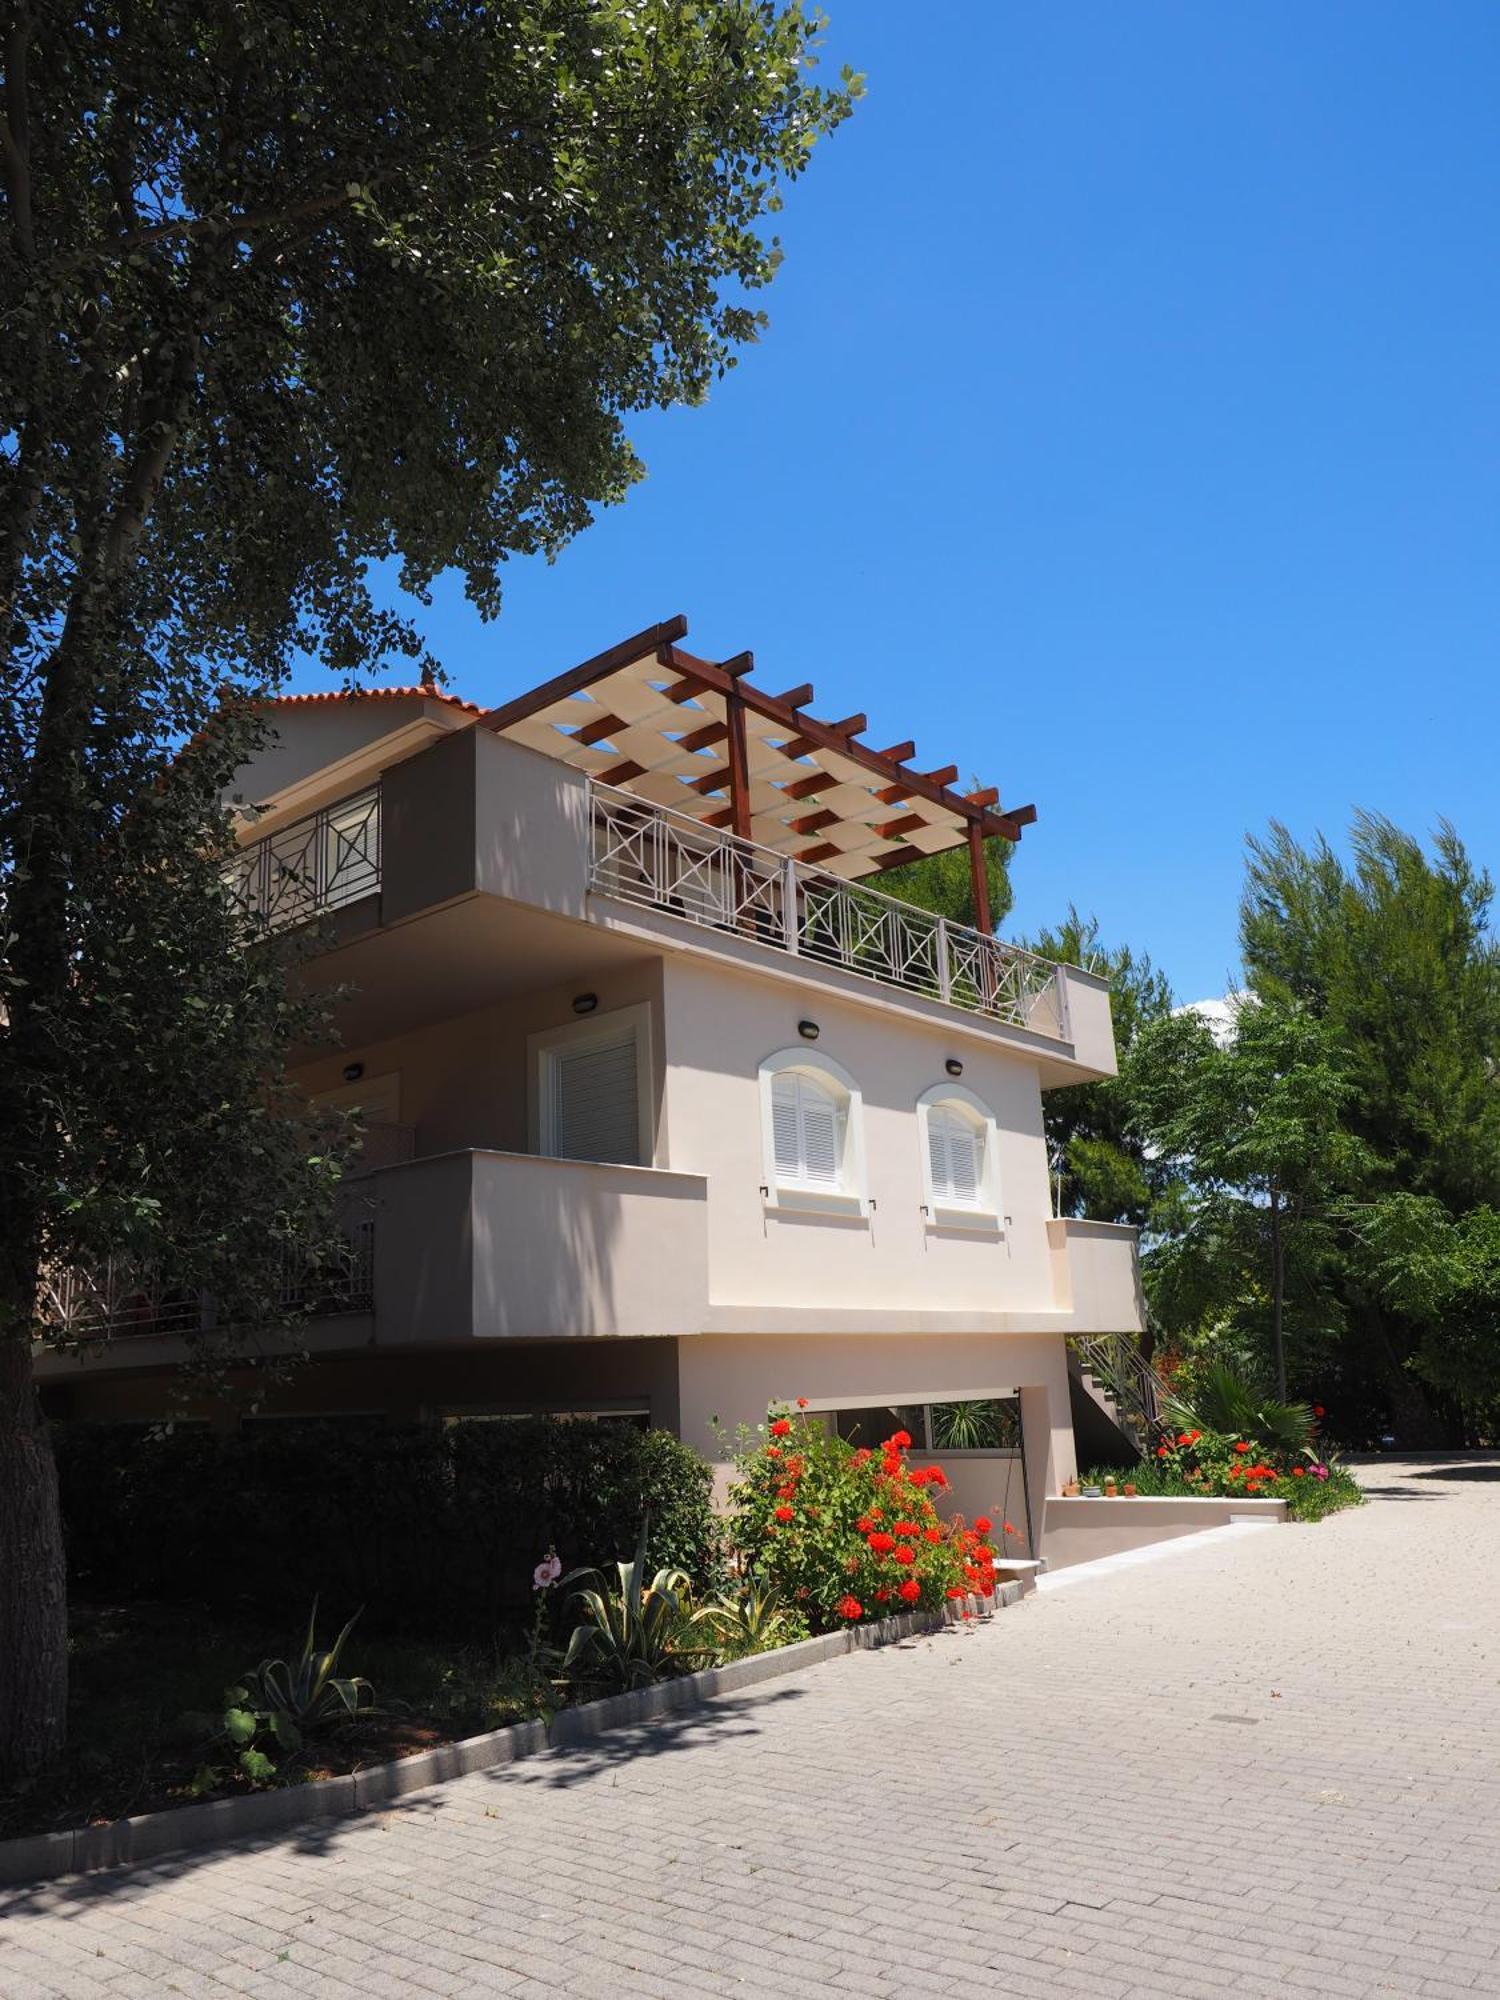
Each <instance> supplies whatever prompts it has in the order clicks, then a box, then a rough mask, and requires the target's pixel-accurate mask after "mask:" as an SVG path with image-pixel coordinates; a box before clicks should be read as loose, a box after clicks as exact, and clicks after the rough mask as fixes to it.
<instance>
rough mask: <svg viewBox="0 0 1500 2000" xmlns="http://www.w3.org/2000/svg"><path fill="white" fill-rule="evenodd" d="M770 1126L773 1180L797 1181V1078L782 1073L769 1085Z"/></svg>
mask: <svg viewBox="0 0 1500 2000" xmlns="http://www.w3.org/2000/svg"><path fill="white" fill-rule="evenodd" d="M771 1126H772V1131H773V1137H774V1143H775V1148H776V1178H777V1180H779V1181H794V1180H796V1179H797V1178H798V1172H799V1161H800V1159H801V1155H802V1148H801V1145H800V1143H799V1139H798V1118H797V1079H796V1077H794V1076H787V1075H785V1074H783V1075H781V1076H778V1077H776V1078H774V1079H773V1081H772V1084H771Z"/></svg>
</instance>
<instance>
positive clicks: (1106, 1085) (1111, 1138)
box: [1028, 909, 1172, 1223]
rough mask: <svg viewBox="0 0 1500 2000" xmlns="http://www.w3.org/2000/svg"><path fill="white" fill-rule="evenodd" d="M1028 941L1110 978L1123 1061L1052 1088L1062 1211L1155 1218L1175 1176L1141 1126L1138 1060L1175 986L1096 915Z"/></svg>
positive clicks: (1104, 1217) (1074, 916)
mask: <svg viewBox="0 0 1500 2000" xmlns="http://www.w3.org/2000/svg"><path fill="white" fill-rule="evenodd" d="M1028 943H1029V946H1030V949H1031V950H1032V951H1035V952H1039V953H1040V954H1041V955H1042V957H1044V958H1051V959H1056V960H1058V961H1060V962H1061V963H1063V964H1067V965H1082V966H1085V967H1087V968H1089V969H1091V970H1092V971H1095V972H1097V973H1098V974H1099V975H1100V977H1101V978H1104V979H1107V980H1108V981H1109V983H1110V1010H1111V1014H1112V1017H1113V1021H1114V1030H1115V1047H1116V1052H1117V1055H1118V1058H1119V1064H1120V1074H1119V1075H1118V1076H1116V1077H1108V1078H1106V1079H1104V1080H1103V1081H1102V1082H1099V1083H1081V1084H1075V1085H1073V1086H1072V1087H1071V1088H1070V1089H1068V1090H1051V1091H1048V1093H1047V1095H1046V1097H1045V1098H1044V1099H1043V1109H1044V1112H1045V1116H1046V1121H1047V1148H1048V1153H1049V1155H1050V1157H1051V1160H1052V1162H1053V1173H1054V1174H1055V1175H1058V1176H1060V1179H1061V1192H1060V1199H1059V1202H1058V1213H1059V1214H1060V1215H1085V1216H1090V1217H1092V1218H1093V1219H1094V1220H1095V1221H1099V1222H1134V1223H1146V1222H1149V1221H1150V1220H1151V1219H1152V1216H1153V1211H1154V1210H1155V1208H1156V1205H1157V1203H1158V1201H1159V1200H1160V1199H1161V1198H1162V1196H1163V1195H1164V1193H1165V1191H1166V1189H1167V1186H1168V1184H1169V1181H1170V1174H1169V1172H1168V1170H1167V1169H1166V1168H1165V1167H1164V1165H1163V1163H1162V1162H1161V1161H1160V1160H1159V1158H1158V1157H1157V1156H1156V1155H1155V1154H1153V1153H1152V1151H1151V1150H1150V1148H1149V1147H1148V1146H1147V1145H1146V1143H1145V1142H1144V1140H1143V1139H1142V1137H1141V1134H1140V1132H1139V1130H1138V1129H1137V1124H1136V1119H1135V1112H1134V1084H1133V1064H1134V1061H1135V1053H1136V1048H1137V1045H1138V1041H1139V1038H1140V1036H1141V1034H1142V1032H1143V1030H1145V1029H1146V1028H1148V1027H1149V1026H1151V1024H1152V1023H1154V1022H1157V1021H1161V1020H1163V1019H1165V1018H1166V1017H1167V1016H1169V1015H1170V1013H1171V1009H1172V991H1171V988H1170V986H1169V985H1168V984H1167V980H1166V977H1165V975H1164V974H1163V973H1161V972H1159V971H1158V970H1157V968H1156V967H1155V966H1154V965H1153V964H1152V963H1151V960H1150V959H1149V958H1148V957H1146V956H1145V955H1144V954H1140V955H1137V954H1136V953H1135V952H1134V951H1132V950H1131V948H1130V946H1129V945H1118V946H1115V947H1113V948H1110V947H1107V946H1105V945H1104V944H1103V943H1101V941H1100V934H1099V924H1098V920H1097V918H1093V917H1087V918H1086V917H1083V916H1080V914H1079V912H1078V911H1077V910H1076V909H1070V910H1069V911H1068V914H1067V916H1066V917H1065V918H1064V920H1063V921H1062V923H1061V924H1058V925H1057V926H1056V927H1055V928H1053V929H1051V930H1046V931H1042V932H1040V933H1039V934H1038V935H1037V936H1036V937H1034V938H1031V939H1029V940H1028Z"/></svg>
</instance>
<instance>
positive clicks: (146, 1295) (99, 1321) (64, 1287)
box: [37, 1188, 375, 1346]
mask: <svg viewBox="0 0 1500 2000" xmlns="http://www.w3.org/2000/svg"><path fill="white" fill-rule="evenodd" d="M339 1233H340V1236H341V1238H342V1241H341V1242H339V1243H338V1244H336V1245H335V1246H334V1248H333V1249H332V1251H331V1252H329V1253H327V1254H325V1255H323V1256H321V1257H318V1258H309V1257H308V1255H307V1253H306V1252H305V1251H304V1250H303V1249H301V1248H300V1247H299V1246H297V1245H295V1244H289V1245H288V1246H287V1248H286V1251H285V1252H284V1254H283V1257H282V1270H281V1281H280V1284H279V1287H278V1292H277V1297H278V1303H279V1305H280V1308H281V1311H282V1313H283V1314H284V1315H286V1316H287V1317H288V1318H292V1317H297V1318H301V1317H303V1316H304V1315H310V1316H313V1317H318V1316H322V1315H330V1314H334V1313H359V1312H369V1311H371V1310H373V1306H374V1287H375V1204H374V1200H373V1198H372V1197H371V1196H370V1195H369V1193H368V1192H367V1191H365V1190H362V1189H357V1188H356V1189H351V1190H349V1191H348V1192H347V1193H343V1194H341V1195H340V1198H339ZM215 1323H216V1313H215V1307H214V1301H213V1300H212V1298H210V1297H209V1295H208V1294H207V1293H206V1292H200V1291H196V1290H188V1289H186V1288H184V1287H183V1286H181V1285H174V1284H173V1283H172V1281H171V1279H170V1278H165V1277H163V1276H162V1275H161V1273H160V1272H157V1271H152V1270H150V1269H147V1268H146V1267H144V1266H142V1265H140V1264H137V1263H134V1262H132V1261H131V1260H130V1259H128V1258H124V1257H110V1258H107V1259H106V1260H105V1262H104V1263H103V1264H102V1265H98V1266H96V1267H94V1268H93V1269H91V1270H82V1269H80V1268H78V1267H76V1266H72V1265H50V1266H48V1267H46V1268H45V1269H44V1270H43V1273H42V1283H41V1288H40V1292H39V1295H38V1298H37V1326H38V1331H39V1333H40V1336H41V1337H42V1338H43V1339H44V1340H48V1341H55V1342H59V1343H63V1344H66V1345H69V1346H71V1345H74V1344H76V1343H80V1342H87V1341H99V1340H129V1339H139V1340H144V1339H148V1338H150V1337H151V1336H152V1335H160V1334H194V1333H199V1332H203V1331H205V1330H207V1329H209V1328H211V1327H213V1326H214V1325H215Z"/></svg>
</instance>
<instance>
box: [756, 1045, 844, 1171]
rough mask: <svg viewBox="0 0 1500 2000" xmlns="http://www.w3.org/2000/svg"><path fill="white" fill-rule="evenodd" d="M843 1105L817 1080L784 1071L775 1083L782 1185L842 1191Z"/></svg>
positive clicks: (773, 1115) (774, 1115)
mask: <svg viewBox="0 0 1500 2000" xmlns="http://www.w3.org/2000/svg"><path fill="white" fill-rule="evenodd" d="M840 1124H841V1120H840V1114H839V1106H838V1104H837V1102H836V1101H835V1099H834V1097H833V1093H832V1092H831V1091H828V1090H825V1089H824V1088H823V1087H822V1086H821V1085H820V1084H818V1083H817V1082H816V1081H815V1080H814V1079H813V1078H812V1077H808V1076H799V1075H798V1074H797V1073H796V1072H795V1071H783V1072H782V1073H781V1074H780V1075H779V1076H776V1077H774V1078H773V1079H772V1082H771V1127H772V1134H773V1141H774V1145H775V1149H776V1178H777V1180H778V1181H785V1182H791V1181H799V1182H802V1183H803V1184H805V1185H807V1186H810V1187H820V1188H829V1189H837V1187H838V1185H839V1181H840V1178H841V1175H840V1163H841V1160H842V1155H843V1145H842V1133H841V1130H840Z"/></svg>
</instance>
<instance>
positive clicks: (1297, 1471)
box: [1292, 1465, 1307, 1479]
mask: <svg viewBox="0 0 1500 2000" xmlns="http://www.w3.org/2000/svg"><path fill="white" fill-rule="evenodd" d="M1292 1477H1293V1479H1305V1478H1306V1477H1307V1474H1306V1473H1305V1472H1304V1471H1303V1469H1302V1467H1301V1466H1300V1465H1294V1466H1293V1467H1292Z"/></svg>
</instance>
